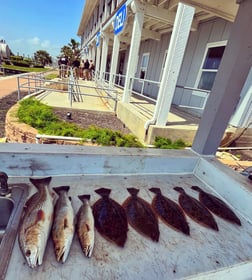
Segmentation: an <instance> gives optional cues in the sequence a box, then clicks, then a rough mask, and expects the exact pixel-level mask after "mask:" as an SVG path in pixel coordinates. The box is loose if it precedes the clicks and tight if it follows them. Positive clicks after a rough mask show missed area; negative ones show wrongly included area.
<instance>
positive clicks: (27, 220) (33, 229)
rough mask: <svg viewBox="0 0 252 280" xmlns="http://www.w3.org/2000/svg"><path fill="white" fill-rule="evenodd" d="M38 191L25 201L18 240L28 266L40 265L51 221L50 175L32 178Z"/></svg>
mask: <svg viewBox="0 0 252 280" xmlns="http://www.w3.org/2000/svg"><path fill="white" fill-rule="evenodd" d="M30 181H31V183H33V184H34V185H35V187H36V188H37V189H38V191H37V192H36V193H35V194H34V195H32V196H31V198H29V200H28V201H27V203H26V209H25V213H24V216H23V219H22V222H21V226H20V230H19V235H18V241H19V246H20V249H21V251H22V253H23V255H24V258H25V259H26V261H27V263H28V265H29V267H31V268H35V267H36V266H37V265H41V264H42V262H43V257H44V253H45V249H46V244H47V240H48V237H49V234H50V231H51V226H52V221H53V209H54V204H53V202H54V196H53V195H52V193H51V192H50V189H49V184H50V181H51V177H46V178H41V179H33V178H30Z"/></svg>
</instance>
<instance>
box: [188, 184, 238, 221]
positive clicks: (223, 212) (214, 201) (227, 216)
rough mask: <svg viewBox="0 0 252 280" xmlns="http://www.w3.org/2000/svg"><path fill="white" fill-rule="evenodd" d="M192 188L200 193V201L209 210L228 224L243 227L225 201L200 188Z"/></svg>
mask: <svg viewBox="0 0 252 280" xmlns="http://www.w3.org/2000/svg"><path fill="white" fill-rule="evenodd" d="M191 188H192V189H193V190H195V191H197V192H199V201H200V202H201V203H202V204H204V205H205V206H206V207H207V208H208V210H210V211H211V212H213V213H214V214H215V215H217V216H219V217H220V218H222V219H224V220H226V221H228V222H231V223H234V224H237V225H239V226H241V221H240V219H239V218H238V217H237V216H236V214H235V213H234V212H233V210H232V209H231V208H230V207H229V206H228V205H227V204H226V203H225V202H224V201H222V200H221V199H219V198H218V197H216V196H214V195H212V194H210V193H207V192H205V191H203V190H202V189H201V188H199V187H198V186H192V187H191Z"/></svg>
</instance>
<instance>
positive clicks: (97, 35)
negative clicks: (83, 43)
mask: <svg viewBox="0 0 252 280" xmlns="http://www.w3.org/2000/svg"><path fill="white" fill-rule="evenodd" d="M100 38H101V32H100V31H99V32H97V34H96V47H99V45H100Z"/></svg>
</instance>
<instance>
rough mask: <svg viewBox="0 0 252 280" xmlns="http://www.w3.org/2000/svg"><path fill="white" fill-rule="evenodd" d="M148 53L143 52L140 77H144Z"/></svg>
mask: <svg viewBox="0 0 252 280" xmlns="http://www.w3.org/2000/svg"><path fill="white" fill-rule="evenodd" d="M149 57H150V53H144V54H143V56H142V60H141V65H140V79H145V77H146V72H147V67H148V63H149Z"/></svg>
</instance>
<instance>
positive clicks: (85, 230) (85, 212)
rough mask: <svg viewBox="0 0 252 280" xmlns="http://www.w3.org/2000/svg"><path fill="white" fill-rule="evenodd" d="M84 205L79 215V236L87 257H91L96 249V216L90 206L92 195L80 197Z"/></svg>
mask: <svg viewBox="0 0 252 280" xmlns="http://www.w3.org/2000/svg"><path fill="white" fill-rule="evenodd" d="M78 198H79V199H80V200H81V202H82V205H81V206H80V208H79V210H78V213H77V235H78V238H79V242H80V245H81V249H82V251H83V253H84V254H85V256H86V257H89V258H90V257H91V256H92V252H93V249H94V240H95V233H94V216H93V212H92V208H91V205H90V195H79V196H78Z"/></svg>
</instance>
